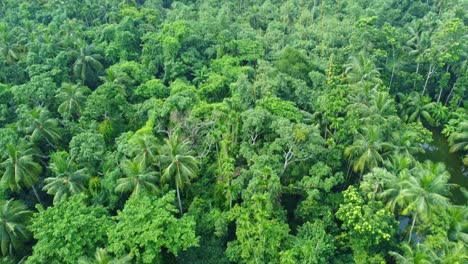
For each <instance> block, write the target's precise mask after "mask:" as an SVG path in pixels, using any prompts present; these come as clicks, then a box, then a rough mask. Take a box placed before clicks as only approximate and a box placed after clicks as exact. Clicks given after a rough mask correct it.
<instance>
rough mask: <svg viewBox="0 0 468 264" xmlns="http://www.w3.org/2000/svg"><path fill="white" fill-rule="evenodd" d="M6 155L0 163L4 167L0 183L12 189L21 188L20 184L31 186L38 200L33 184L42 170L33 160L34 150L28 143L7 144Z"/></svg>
mask: <svg viewBox="0 0 468 264" xmlns="http://www.w3.org/2000/svg"><path fill="white" fill-rule="evenodd" d="M7 152H8V157H7V159H6V160H5V161H3V162H2V163H0V166H1V167H3V168H4V170H5V172H4V173H3V176H2V179H1V181H0V185H2V186H4V187H8V188H10V190H12V191H17V190H19V189H21V187H22V186H25V187H32V189H33V191H34V194H35V195H36V198H37V200H38V201H39V202H40V201H41V200H40V199H39V195H38V194H37V191H36V188H34V184H35V183H36V182H38V180H39V179H38V175H39V174H40V173H41V171H42V167H41V166H40V165H39V164H38V163H37V162H35V161H34V158H33V155H34V154H35V153H36V151H35V150H34V149H33V148H31V147H30V146H29V145H25V144H20V145H18V146H13V145H11V144H8V146H7Z"/></svg>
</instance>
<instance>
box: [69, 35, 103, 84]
mask: <svg viewBox="0 0 468 264" xmlns="http://www.w3.org/2000/svg"><path fill="white" fill-rule="evenodd" d="M78 45H81V47H80V50H79V52H76V57H77V59H76V61H75V63H74V64H73V73H74V74H75V76H76V77H78V78H80V79H81V81H82V84H84V82H85V81H86V80H87V79H89V74H90V72H92V71H98V70H101V69H102V68H103V66H102V63H101V62H100V60H102V59H103V58H102V56H101V55H100V54H97V53H94V47H93V46H90V45H86V44H85V43H84V42H79V43H78Z"/></svg>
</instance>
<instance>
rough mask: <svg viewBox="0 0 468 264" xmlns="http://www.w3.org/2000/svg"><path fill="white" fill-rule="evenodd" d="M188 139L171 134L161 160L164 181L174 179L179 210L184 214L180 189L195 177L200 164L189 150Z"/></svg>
mask: <svg viewBox="0 0 468 264" xmlns="http://www.w3.org/2000/svg"><path fill="white" fill-rule="evenodd" d="M188 143H189V142H188V141H182V140H181V138H180V137H179V136H178V135H174V134H173V135H171V136H170V137H169V138H168V139H166V144H165V145H164V147H163V148H162V149H161V157H160V158H161V162H162V164H164V165H163V166H165V167H164V171H163V174H162V175H161V181H162V182H168V181H171V180H172V181H174V182H175V186H176V190H177V200H178V202H179V210H180V213H181V214H182V212H183V211H182V201H181V198H180V189H182V188H183V187H184V186H185V185H186V184H190V180H191V179H193V178H195V177H196V176H197V173H198V164H197V160H196V158H195V157H194V156H192V151H190V150H189V145H188Z"/></svg>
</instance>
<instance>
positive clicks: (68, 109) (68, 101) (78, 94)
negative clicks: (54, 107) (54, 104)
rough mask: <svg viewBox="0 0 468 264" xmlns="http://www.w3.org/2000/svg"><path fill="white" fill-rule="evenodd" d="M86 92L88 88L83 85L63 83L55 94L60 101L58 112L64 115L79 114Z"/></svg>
mask: <svg viewBox="0 0 468 264" xmlns="http://www.w3.org/2000/svg"><path fill="white" fill-rule="evenodd" d="M88 93H89V89H88V88H87V87H85V86H81V85H72V84H69V83H63V84H62V88H61V90H60V91H59V92H58V94H57V95H56V96H55V97H56V98H57V99H58V100H60V102H61V104H60V105H59V107H58V112H59V113H61V114H62V115H64V116H66V117H73V116H75V117H77V116H80V114H81V111H82V109H83V106H84V103H85V101H86V94H88Z"/></svg>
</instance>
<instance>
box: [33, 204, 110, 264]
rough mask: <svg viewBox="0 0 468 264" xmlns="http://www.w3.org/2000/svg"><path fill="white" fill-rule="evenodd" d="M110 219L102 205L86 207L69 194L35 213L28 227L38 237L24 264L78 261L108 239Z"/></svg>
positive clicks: (89, 254) (35, 237)
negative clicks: (30, 254)
mask: <svg viewBox="0 0 468 264" xmlns="http://www.w3.org/2000/svg"><path fill="white" fill-rule="evenodd" d="M112 224H113V221H112V220H111V218H110V217H109V215H108V213H107V210H106V209H105V208H104V207H102V206H88V205H86V203H85V201H84V197H83V196H80V195H75V196H72V197H71V198H70V199H68V200H65V201H62V202H59V203H57V204H56V205H55V206H54V207H50V208H47V210H44V211H41V212H39V213H36V214H35V215H34V218H33V219H32V224H31V225H30V227H29V230H31V232H32V233H33V235H34V239H36V240H37V244H36V245H35V246H34V247H33V254H32V256H30V257H29V258H28V259H27V261H26V263H77V261H78V259H79V258H80V257H81V256H92V255H93V253H94V252H95V248H96V247H99V246H103V245H104V244H105V243H106V241H107V236H106V232H107V230H108V229H109V228H110V227H111V226H112Z"/></svg>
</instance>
